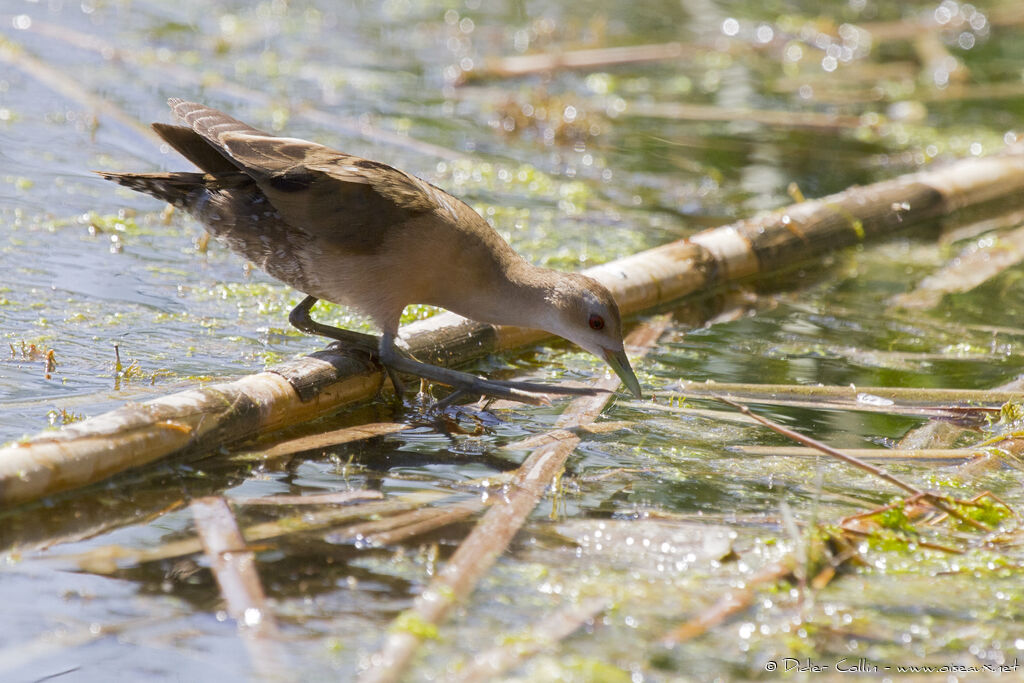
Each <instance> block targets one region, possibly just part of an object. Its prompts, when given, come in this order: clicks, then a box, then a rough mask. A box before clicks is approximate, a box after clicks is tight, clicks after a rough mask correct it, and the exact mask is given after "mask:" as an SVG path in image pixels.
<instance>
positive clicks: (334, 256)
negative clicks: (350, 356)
mask: <svg viewBox="0 0 1024 683" xmlns="http://www.w3.org/2000/svg"><path fill="white" fill-rule="evenodd" d="M168 104H169V105H170V107H171V109H172V111H173V112H174V114H175V116H177V118H178V119H180V120H181V121H182V122H183V123H185V124H187V125H185V126H172V125H167V124H163V123H154V124H153V128H154V130H156V132H157V133H158V134H159V135H160V137H162V138H163V139H164V140H166V141H167V143H168V144H169V145H170V146H171V147H173V148H174V149H176V150H177V151H178V152H180V153H181V154H182V155H183V156H184V157H185V158H187V159H188V160H189V161H191V162H192V163H193V164H195V165H196V166H198V167H199V168H200V169H201V170H202V172H201V173H190V172H174V173H108V172H100V175H101V176H103V177H104V178H106V179H108V180H113V181H115V182H118V183H120V184H121V185H124V186H126V187H130V188H131V189H133V190H138V191H139V192H145V193H147V194H150V195H153V196H154V197H157V198H159V199H162V200H164V201H166V202H170V203H171V204H173V205H174V206H176V207H179V208H181V209H184V210H185V211H188V212H189V213H191V214H192V215H193V216H195V217H196V218H197V219H199V220H200V221H201V222H202V223H203V224H204V225H205V226H206V228H207V229H208V230H209V231H210V232H211V233H212V234H213V235H214V236H216V237H218V238H220V239H221V240H222V241H223V242H225V243H226V244H227V246H228V247H229V248H231V249H232V250H233V251H235V252H237V253H238V254H240V255H242V256H244V257H245V258H247V259H249V260H250V261H252V262H253V263H255V264H256V265H258V266H260V267H261V268H263V269H264V270H265V271H267V272H268V273H269V274H270V275H272V276H274V277H275V278H277V279H279V280H281V281H283V282H285V283H287V284H289V285H291V286H292V287H294V288H296V289H298V290H300V291H302V292H304V293H306V294H307V295H308V296H307V297H306V298H305V299H304V300H303V301H302V303H300V304H299V305H298V306H296V307H295V309H294V310H293V311H292V312H291V314H290V315H289V321H290V322H291V324H292V325H294V326H295V327H297V328H299V329H300V330H302V331H304V332H309V333H314V334H319V335H323V336H326V337H330V338H332V339H336V340H338V341H341V342H343V343H344V344H346V345H350V346H354V347H357V348H360V349H364V350H366V351H367V352H369V353H370V354H371V355H373V356H376V357H377V358H378V360H379V361H380V363H381V365H383V366H384V367H385V368H386V369H387V370H388V373H389V374H390V375H391V378H392V381H393V382H394V384H395V388H396V391H398V392H401V383H400V382H399V381H398V378H397V376H396V374H395V372H404V373H409V374H412V375H416V376H419V377H423V378H426V379H428V380H433V381H436V382H439V383H441V384H446V385H449V386H452V387H454V388H455V389H456V391H455V395H461V394H464V393H475V394H487V395H491V396H497V397H503V398H513V399H517V400H527V401H530V402H537V401H538V400H541V399H544V398H545V397H543V396H541V395H540V393H542V392H546V393H560V394H584V393H593V390H590V389H582V388H579V387H556V386H551V385H547V384H540V383H531V382H502V381H495V380H487V379H484V378H482V377H477V376H475V375H471V374H468V373H464V372H458V371H455V370H451V369H449V368H442V367H438V366H436V365H429V364H426V363H422V362H420V361H417V360H414V359H412V358H409V357H407V356H405V355H403V354H402V353H401V352H400V351H399V350H398V348H397V347H396V345H395V340H396V338H397V335H398V324H399V318H400V317H401V314H402V311H403V309H404V308H405V307H406V306H408V305H410V304H430V305H434V306H440V307H442V308H446V309H448V310H450V311H454V312H456V313H459V314H460V315H463V316H465V317H467V318H472V319H474V320H479V321H482V322H487V323H494V324H501V325H518V326H521V327H533V328H540V329H543V330H546V331H547V332H551V333H553V334H556V335H559V336H561V337H565V338H566V339H569V340H570V341H573V342H575V343H576V344H579V345H580V346H582V347H583V348H584V349H586V350H587V351H590V352H591V353H593V354H595V355H597V356H598V357H600V358H603V359H604V360H605V361H606V362H607V363H608V365H610V366H611V368H612V369H613V370H614V371H615V373H616V374H617V375H618V376H619V377H620V378H621V379H622V381H623V382H624V383H625V385H626V387H627V388H628V389H629V390H630V391H631V392H632V393H633V395H634V396H636V397H638V398H639V397H640V395H641V394H640V383H639V382H638V381H637V379H636V375H634V374H633V370H632V368H631V367H630V365H629V359H628V358H627V357H626V353H625V351H624V350H623V346H622V326H621V321H620V317H619V309H618V306H616V304H615V300H614V299H613V298H612V295H611V293H610V292H609V291H608V289H607V288H605V287H604V286H603V285H601V284H600V283H599V282H597V281H596V280H594V279H592V278H589V277H587V276H585V275H581V274H578V273H562V272H558V271H554V270H549V269H546V268H540V267H537V266H534V265H531V264H530V263H527V262H526V260H524V259H523V258H522V257H521V256H519V254H517V253H516V252H515V251H514V250H513V249H512V247H510V246H509V245H508V243H507V242H505V240H503V239H502V238H501V236H500V235H499V234H498V233H497V232H496V231H495V230H494V229H493V228H491V226H490V225H488V224H487V222H486V221H485V220H484V219H483V218H482V217H481V216H480V215H479V214H477V213H476V212H475V211H473V209H471V208H470V207H469V206H467V205H466V204H465V203H464V202H462V201H460V200H458V199H456V198H455V197H453V196H451V195H450V194H448V193H447V192H445V191H444V190H441V189H440V188H437V187H434V186H433V185H431V184H430V183H428V182H426V181H424V180H421V179H419V178H416V177H414V176H412V175H409V174H408V173H404V172H402V171H399V170H398V169H395V168H392V167H391V166H387V165H386V164H382V163H379V162H376V161H370V160H368V159H360V158H359V157H355V156H351V155H349V154H345V153H344V152H338V151H336V150H333V149H331V148H329V147H325V146H323V145H319V144H317V143H315V142H308V141H306V140H299V139H297V138H287V137H278V136H276V135H271V134H269V133H265V132H263V131H260V130H257V129H255V128H252V127H251V126H249V125H247V124H245V123H242V122H241V121H238V120H236V119H233V118H231V117H230V116H228V115H227V114H224V113H223V112H220V111H218V110H216V109H212V108H210V107H207V106H204V105H202V104H196V103H193V102H185V101H183V100H180V99H177V98H172V99H170V100H168ZM318 299H325V300H327V301H333V302H335V303H338V304H343V305H346V306H351V307H352V308H355V309H357V310H359V311H361V312H362V313H364V314H366V315H368V316H369V317H370V318H372V319H373V321H374V323H376V324H377V326H378V327H379V328H380V329H381V331H382V332H383V334H382V336H381V337H380V338H377V337H375V336H372V335H367V334H362V333H359V332H354V331H352V330H344V329H341V328H338V327H332V326H328V325H323V324H321V323H318V322H316V321H314V320H313V319H312V318H311V317H310V308H311V307H312V306H313V304H315V303H316V302H317V300H318ZM453 397H454V396H453ZM453 397H450V398H453ZM446 400H447V399H446Z"/></svg>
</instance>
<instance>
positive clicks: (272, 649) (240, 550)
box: [191, 497, 285, 676]
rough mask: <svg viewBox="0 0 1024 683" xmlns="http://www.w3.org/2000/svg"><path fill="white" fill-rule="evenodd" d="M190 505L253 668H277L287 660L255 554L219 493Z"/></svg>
mask: <svg viewBox="0 0 1024 683" xmlns="http://www.w3.org/2000/svg"><path fill="white" fill-rule="evenodd" d="M191 509H192V515H193V518H194V520H195V526H196V531H197V532H198V534H199V538H200V540H201V541H202V544H203V549H204V550H205V551H206V556H207V558H209V560H210V569H211V571H213V575H214V578H216V579H217V585H218V586H220V591H221V595H223V596H224V601H225V602H226V603H227V608H228V614H229V615H231V617H232V618H233V619H235V621H236V622H238V627H239V632H240V633H241V634H242V637H243V639H244V640H245V642H246V644H247V646H248V650H249V656H250V658H251V660H252V662H253V665H254V668H255V669H256V671H257V672H259V673H260V674H261V675H264V676H273V675H275V674H280V673H281V672H283V671H284V669H283V667H284V662H285V660H284V656H283V652H281V651H279V650H278V648H277V647H276V646H275V645H274V640H275V639H276V638H277V637H278V629H277V620H276V619H275V618H274V615H273V613H272V612H271V611H270V610H269V609H268V608H267V601H266V597H265V596H264V593H263V586H262V584H261V583H260V578H259V575H258V574H257V572H256V556H255V554H254V553H253V552H252V551H251V550H248V549H247V548H246V545H245V539H244V538H242V533H241V532H240V531H239V530H238V524H237V523H236V522H235V517H234V515H233V514H232V513H231V508H230V507H228V503H227V501H226V500H224V499H223V498H220V497H210V498H199V499H197V500H194V501H192V505H191Z"/></svg>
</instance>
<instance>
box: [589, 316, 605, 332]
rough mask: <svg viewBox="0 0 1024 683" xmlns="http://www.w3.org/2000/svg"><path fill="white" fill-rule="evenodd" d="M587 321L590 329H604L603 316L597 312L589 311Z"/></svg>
mask: <svg viewBox="0 0 1024 683" xmlns="http://www.w3.org/2000/svg"><path fill="white" fill-rule="evenodd" d="M587 322H589V323H590V329H592V330H603V329H604V318H602V317H601V316H599V315H598V314H597V313H591V314H590V320H588V321H587Z"/></svg>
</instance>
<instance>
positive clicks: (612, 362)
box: [543, 273, 642, 398]
mask: <svg viewBox="0 0 1024 683" xmlns="http://www.w3.org/2000/svg"><path fill="white" fill-rule="evenodd" d="M560 275H561V277H559V279H558V283H557V284H556V286H555V287H554V288H553V289H552V290H551V291H550V292H549V294H548V297H547V298H548V304H549V305H550V307H551V311H552V314H551V315H550V319H549V320H546V321H544V322H545V323H546V324H545V325H543V327H544V329H546V330H547V331H548V332H552V333H554V334H557V335H558V336H560V337H564V338H566V339H568V340H569V341H572V342H575V343H576V344H578V345H579V346H581V347H583V348H584V349H586V350H587V351H590V352H591V353H592V354H594V355H595V356H597V357H598V358H603V359H604V360H605V362H607V363H608V365H609V366H610V367H611V369H612V370H614V371H615V374H616V375H618V376H619V378H620V379H621V380H622V383H623V384H625V385H626V388H627V389H629V391H630V393H632V394H633V396H635V397H637V398H641V396H642V394H641V392H640V382H639V381H637V378H636V375H635V374H634V373H633V368H632V367H630V365H629V358H627V357H626V351H625V349H623V346H622V320H621V318H620V316H619V307H618V305H617V304H616V303H615V299H614V298H612V293H611V292H609V291H608V288H607V287H605V286H604V285H602V284H601V283H600V282H598V281H597V280H595V279H593V278H591V277H587V276H586V275H581V274H579V273H561V274H560Z"/></svg>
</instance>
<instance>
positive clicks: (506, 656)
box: [453, 598, 611, 683]
mask: <svg viewBox="0 0 1024 683" xmlns="http://www.w3.org/2000/svg"><path fill="white" fill-rule="evenodd" d="M610 606H611V600H610V599H609V598H587V599H585V600H582V601H580V602H579V603H578V604H575V605H570V606H568V607H565V608H563V609H560V610H558V611H557V612H554V613H552V614H549V615H548V616H547V617H545V618H544V620H543V621H541V622H539V623H537V624H535V625H534V626H533V627H532V628H530V629H529V631H528V632H527V633H525V634H523V635H521V636H514V637H513V638H512V639H510V642H509V643H508V644H507V645H504V646H501V647H495V648H493V649H491V650H487V651H486V652H483V653H481V654H479V655H476V656H474V657H473V662H472V663H471V664H470V665H468V666H467V667H466V668H465V669H463V670H462V671H461V672H460V673H459V675H457V676H455V677H454V679H453V681H458V682H459V683H476V682H484V681H493V680H495V678H496V677H498V676H501V675H502V674H503V673H505V672H506V671H508V670H509V669H511V668H512V667H514V666H515V665H516V664H518V663H519V662H521V661H523V660H525V659H527V658H529V657H531V656H533V655H534V654H536V653H538V652H541V651H543V650H546V649H549V648H551V647H552V646H553V645H554V644H556V643H558V642H559V641H560V640H563V639H565V638H568V637H569V636H571V635H572V634H573V633H575V632H576V631H577V630H579V629H580V628H582V627H583V626H584V625H585V624H586V623H587V622H589V621H591V620H593V619H595V618H596V617H597V615H599V614H600V613H601V612H603V611H605V610H606V609H608V607H610Z"/></svg>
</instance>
